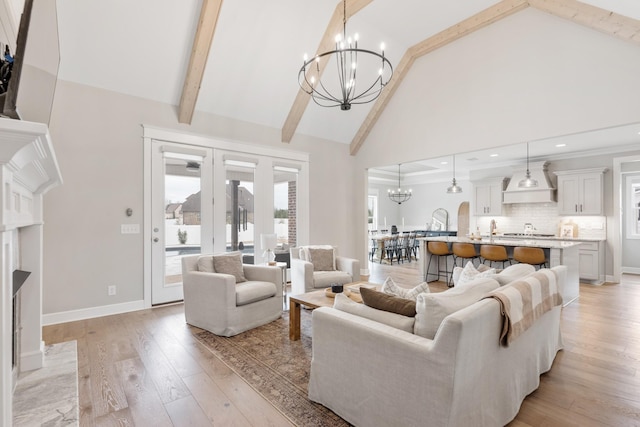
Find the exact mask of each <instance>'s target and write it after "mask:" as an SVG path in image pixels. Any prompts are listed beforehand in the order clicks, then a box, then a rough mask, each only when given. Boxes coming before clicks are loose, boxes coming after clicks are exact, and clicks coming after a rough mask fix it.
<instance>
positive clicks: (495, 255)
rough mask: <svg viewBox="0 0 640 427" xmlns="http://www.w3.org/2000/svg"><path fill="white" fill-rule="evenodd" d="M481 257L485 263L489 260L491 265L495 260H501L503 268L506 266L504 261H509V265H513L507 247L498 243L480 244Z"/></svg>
mask: <svg viewBox="0 0 640 427" xmlns="http://www.w3.org/2000/svg"><path fill="white" fill-rule="evenodd" d="M480 259H481V260H482V263H483V264H484V261H489V266H491V265H492V263H494V262H501V263H502V268H504V263H505V262H507V261H509V265H511V259H510V258H509V255H507V249H506V248H505V247H504V246H497V245H482V246H480Z"/></svg>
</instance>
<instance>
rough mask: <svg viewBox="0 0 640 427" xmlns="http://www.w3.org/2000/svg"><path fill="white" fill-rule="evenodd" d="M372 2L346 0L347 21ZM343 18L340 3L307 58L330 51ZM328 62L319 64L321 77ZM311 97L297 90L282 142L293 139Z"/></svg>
mask: <svg viewBox="0 0 640 427" xmlns="http://www.w3.org/2000/svg"><path fill="white" fill-rule="evenodd" d="M372 1H373V0H348V1H347V20H349V18H351V17H352V16H353V15H355V14H356V13H358V12H359V11H360V10H361V9H362V8H363V7H365V6H367V5H368V4H369V3H371V2H372ZM343 18H344V11H343V3H342V1H340V2H339V3H338V4H337V5H336V8H335V10H334V11H333V15H332V16H331V19H330V20H329V24H328V25H327V29H326V30H325V32H324V34H323V36H322V39H321V40H320V45H319V46H318V49H317V50H316V52H315V54H314V55H309V58H313V57H314V56H315V55H317V54H320V53H322V52H327V51H329V50H332V49H333V48H334V45H335V37H336V34H340V33H342V23H343ZM327 63H328V61H322V62H320V72H319V73H318V75H319V76H320V77H322V73H323V72H324V69H325V67H326V66H327ZM310 100H311V97H310V96H309V94H307V93H306V92H305V91H303V90H302V89H301V88H300V89H298V94H297V95H296V99H295V100H294V101H293V105H292V106H291V110H289V115H287V119H286V120H285V122H284V125H283V126H282V142H287V143H288V142H291V139H292V138H293V134H294V133H295V132H296V129H297V128H298V124H300V120H301V119H302V115H303V114H304V111H305V110H306V109H307V105H309V101H310Z"/></svg>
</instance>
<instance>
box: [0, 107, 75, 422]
mask: <svg viewBox="0 0 640 427" xmlns="http://www.w3.org/2000/svg"><path fill="white" fill-rule="evenodd" d="M61 183H62V177H61V175H60V170H59V168H58V163H57V161H56V157H55V153H54V151H53V145H52V143H51V137H50V135H49V130H48V128H47V126H46V125H44V124H41V123H32V122H25V121H21V120H12V119H6V118H0V280H1V282H2V293H1V294H0V333H1V334H0V337H1V338H0V388H1V390H0V392H1V394H0V396H1V398H0V425H6V426H8V425H11V423H12V396H13V390H14V387H15V381H16V377H17V374H18V373H19V371H29V370H33V369H39V368H41V367H42V361H43V356H44V343H43V342H42V276H43V275H42V227H43V222H42V218H43V216H42V196H43V194H44V193H46V192H47V191H48V190H49V189H50V188H51V187H53V186H55V185H59V184H61ZM15 270H25V271H28V272H30V274H29V276H28V277H27V279H26V280H25V282H24V284H23V286H22V288H21V290H20V291H19V296H18V299H17V307H16V314H17V316H15V317H16V318H15V319H14V307H13V273H14V271H15ZM16 322H17V324H18V326H19V327H18V329H17V331H16V332H17V334H16V340H17V343H14V339H13V337H14V334H13V325H14V324H15V323H16ZM16 344H17V348H18V352H17V354H16V355H15V357H14V356H13V349H14V346H15V345H16ZM13 359H16V360H15V361H14V360H13ZM14 362H15V364H14Z"/></svg>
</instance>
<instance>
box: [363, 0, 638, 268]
mask: <svg viewBox="0 0 640 427" xmlns="http://www.w3.org/2000/svg"><path fill="white" fill-rule="evenodd" d="M638 75H640V49H638V47H637V46H636V45H634V44H631V43H627V42H624V41H621V40H619V39H617V38H614V37H612V36H609V35H606V34H602V33H599V32H597V31H594V30H591V29H588V28H585V27H582V26H579V25H577V24H574V23H572V22H570V21H566V20H562V19H560V18H557V17H554V16H551V15H549V14H546V13H544V12H540V11H538V10H535V9H532V8H528V9H526V10H524V11H522V12H518V13H517V14H515V15H512V16H510V17H508V18H505V19H503V20H501V21H499V22H496V23H494V24H492V25H490V26H488V27H485V28H483V29H481V30H479V31H476V32H475V33H473V34H471V35H469V36H467V37H464V38H462V39H460V40H458V41H456V42H453V43H451V44H449V45H447V46H445V47H443V48H441V49H439V50H436V51H435V52H433V53H430V54H428V55H426V56H424V57H422V58H420V59H418V60H416V62H415V63H414V65H413V67H412V69H411V70H410V71H409V73H408V74H407V76H406V77H405V79H404V80H403V82H402V84H401V85H400V87H399V88H398V90H397V91H396V93H395V94H394V96H393V98H392V99H391V101H390V102H389V104H388V106H387V108H386V109H385V110H384V112H383V113H382V115H381V117H380V119H379V120H378V122H377V123H376V125H375V126H374V127H373V129H372V130H371V133H370V134H369V137H368V138H367V140H366V141H365V143H364V145H363V146H362V148H361V149H360V151H359V152H358V154H357V156H356V158H357V167H356V169H357V172H358V174H357V175H356V192H360V193H361V194H365V193H366V191H367V190H366V184H365V183H366V179H365V177H364V173H365V172H364V171H365V169H367V168H369V167H374V166H376V165H379V164H380V158H381V157H384V158H385V164H396V163H402V162H407V161H412V160H418V159H423V158H433V157H438V156H443V155H450V154H453V153H461V152H465V151H471V150H476V149H482V148H491V147H499V146H503V145H508V144H512V143H516V142H524V141H531V140H536V139H541V138H546V137H553V136H558V135H564V134H569V133H575V132H580V131H586V130H591V129H596V128H604V127H609V126H616V125H621V124H626V123H632V122H636V121H638V111H640V98H639V97H638V96H637V94H638V93H640V79H638V78H637V76H638ZM389 140H393V141H396V143H394V149H393V150H389V147H388V141H389ZM357 200H359V199H357ZM355 209H356V210H360V209H361V208H360V207H356V208H355ZM365 230H366V227H364V226H363V225H362V222H361V223H360V226H359V227H358V229H357V231H358V232H360V233H361V234H360V235H358V236H357V237H356V239H357V241H358V243H359V244H360V247H359V249H358V251H359V253H360V254H361V255H360V258H361V260H363V259H366V258H365V257H366V246H365V243H366V239H365V236H364V231H365Z"/></svg>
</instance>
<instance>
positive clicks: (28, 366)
mask: <svg viewBox="0 0 640 427" xmlns="http://www.w3.org/2000/svg"><path fill="white" fill-rule="evenodd" d="M43 361H44V341H40V349H38V350H35V351H29V352H26V353H21V354H20V371H21V372H22V371H25V372H26V371H33V370H34V369H40V368H42V364H43Z"/></svg>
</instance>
